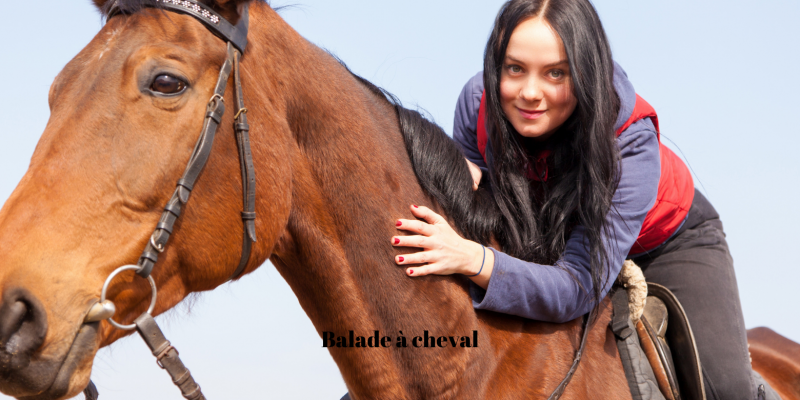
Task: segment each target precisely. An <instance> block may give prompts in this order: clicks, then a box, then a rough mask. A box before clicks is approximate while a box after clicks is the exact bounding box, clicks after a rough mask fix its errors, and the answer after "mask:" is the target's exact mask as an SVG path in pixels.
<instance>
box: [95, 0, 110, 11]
mask: <svg viewBox="0 0 800 400" xmlns="http://www.w3.org/2000/svg"><path fill="white" fill-rule="evenodd" d="M112 1H113V0H92V2H94V5H95V6H97V9H98V10H100V12H101V13H102V14H103V15H105V13H106V11H107V10H108V8H107V7H108V6H109V5H110V3H111V2H112Z"/></svg>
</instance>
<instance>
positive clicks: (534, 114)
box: [517, 108, 547, 119]
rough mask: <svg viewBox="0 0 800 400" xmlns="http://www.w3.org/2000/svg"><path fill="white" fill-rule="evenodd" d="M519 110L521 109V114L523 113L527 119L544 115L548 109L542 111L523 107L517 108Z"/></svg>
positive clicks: (523, 116)
mask: <svg viewBox="0 0 800 400" xmlns="http://www.w3.org/2000/svg"><path fill="white" fill-rule="evenodd" d="M517 110H519V115H521V116H522V118H525V119H537V118H539V117H541V116H542V115H544V113H545V112H546V111H547V110H541V111H537V110H525V109H522V108H517Z"/></svg>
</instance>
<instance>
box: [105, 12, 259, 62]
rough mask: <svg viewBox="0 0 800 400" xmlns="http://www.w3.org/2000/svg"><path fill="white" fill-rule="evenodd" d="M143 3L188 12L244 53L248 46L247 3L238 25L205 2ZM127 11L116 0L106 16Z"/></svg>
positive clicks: (109, 17)
mask: <svg viewBox="0 0 800 400" xmlns="http://www.w3.org/2000/svg"><path fill="white" fill-rule="evenodd" d="M141 4H142V5H143V6H144V7H152V8H161V9H165V10H170V11H175V12H179V13H181V14H188V15H190V16H192V17H194V18H195V19H197V20H198V21H200V22H202V23H203V25H205V26H206V28H208V30H210V31H211V32H212V33H213V34H215V35H217V36H219V37H220V38H221V39H223V40H225V41H228V42H231V43H232V44H233V47H236V49H237V50H239V52H240V53H242V54H244V49H245V47H247V30H248V25H249V17H248V14H249V13H248V12H247V6H248V4H247V3H245V4H243V5H242V7H244V10H243V12H242V13H241V17H240V18H239V22H238V23H237V24H236V25H233V24H231V23H230V22H228V21H227V20H226V19H225V18H223V17H222V16H221V15H219V14H217V12H216V11H214V10H212V9H211V8H209V7H208V6H206V5H205V4H202V3H198V2H196V1H194V0H146V1H143V2H142V3H141ZM125 13H126V11H125V10H123V9H122V8H120V7H119V5H118V3H117V0H114V3H113V4H112V5H111V7H109V9H108V15H107V16H106V18H107V19H111V18H113V17H114V16H115V15H118V14H125Z"/></svg>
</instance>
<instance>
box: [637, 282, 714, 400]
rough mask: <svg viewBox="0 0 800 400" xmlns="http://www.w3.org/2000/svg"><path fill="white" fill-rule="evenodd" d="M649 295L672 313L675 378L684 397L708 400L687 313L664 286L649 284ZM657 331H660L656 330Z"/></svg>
mask: <svg viewBox="0 0 800 400" xmlns="http://www.w3.org/2000/svg"><path fill="white" fill-rule="evenodd" d="M647 293H648V295H650V296H654V297H656V298H658V299H660V300H661V301H662V302H663V303H664V306H665V307H666V310H667V313H668V317H667V321H666V323H667V324H668V325H669V330H667V331H666V341H667V342H668V343H669V347H671V350H672V351H671V353H672V359H673V361H674V365H675V375H676V376H677V378H678V386H679V387H680V388H681V393H682V395H683V396H682V397H683V398H684V399H687V400H695V399H697V400H705V398H706V393H705V387H704V386H703V375H702V370H701V369H700V358H699V356H698V353H697V345H696V343H695V341H694V335H693V334H692V328H691V326H690V325H689V320H688V318H687V317H686V312H685V311H684V310H683V307H682V306H681V304H680V302H679V301H678V299H677V297H675V295H674V294H673V293H672V292H671V291H670V290H669V289H667V288H665V287H664V286H661V285H659V284H656V283H648V284H647ZM648 301H649V298H648ZM653 330H654V331H656V330H657V329H656V328H655V327H653Z"/></svg>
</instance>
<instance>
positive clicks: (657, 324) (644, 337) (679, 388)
mask: <svg viewBox="0 0 800 400" xmlns="http://www.w3.org/2000/svg"><path fill="white" fill-rule="evenodd" d="M628 296H629V295H628V292H627V291H626V290H620V289H618V290H616V291H615V292H614V293H613V294H612V297H611V300H612V304H613V307H614V316H613V317H612V319H611V330H612V331H613V332H614V334H615V335H616V337H617V348H618V349H619V353H620V358H621V359H622V364H623V366H624V368H625V376H626V377H627V378H628V385H629V387H630V389H631V395H632V396H633V398H634V399H666V400H705V398H706V396H705V388H704V386H703V377H702V373H701V369H700V358H699V357H698V353H697V346H696V344H695V341H694V336H693V334H692V329H691V326H690V325H689V320H688V319H687V318H686V314H685V312H684V310H683V307H682V306H681V304H680V302H679V301H678V299H677V298H676V297H675V295H674V294H672V292H670V291H669V289H667V288H665V287H663V286H661V285H658V284H655V283H647V300H646V303H645V305H644V307H643V308H644V309H643V310H642V311H641V316H638V315H634V316H633V317H634V318H632V316H631V314H630V312H631V311H630V310H631V309H630V306H629V304H628V303H629V298H628ZM637 314H638V312H637ZM634 320H635V321H636V322H634ZM634 333H636V334H635V335H634Z"/></svg>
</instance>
